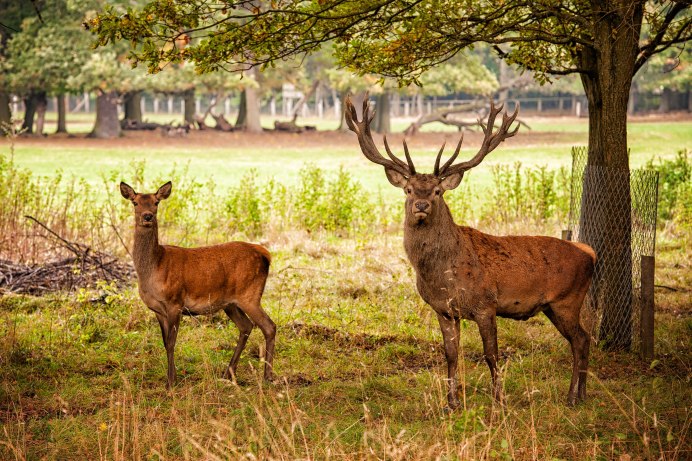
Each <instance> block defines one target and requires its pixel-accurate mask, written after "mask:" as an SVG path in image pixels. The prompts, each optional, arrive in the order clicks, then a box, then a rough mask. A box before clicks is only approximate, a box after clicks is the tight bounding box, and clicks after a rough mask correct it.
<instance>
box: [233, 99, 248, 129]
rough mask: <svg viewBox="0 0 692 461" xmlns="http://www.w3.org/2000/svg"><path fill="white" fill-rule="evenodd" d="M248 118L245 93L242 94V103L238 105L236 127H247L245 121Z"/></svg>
mask: <svg viewBox="0 0 692 461" xmlns="http://www.w3.org/2000/svg"><path fill="white" fill-rule="evenodd" d="M246 118H247V100H246V97H245V91H244V90H243V91H241V92H240V102H239V103H238V117H236V119H235V127H236V128H238V129H241V128H242V127H244V126H245V120H246Z"/></svg>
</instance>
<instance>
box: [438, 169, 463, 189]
mask: <svg viewBox="0 0 692 461" xmlns="http://www.w3.org/2000/svg"><path fill="white" fill-rule="evenodd" d="M463 177H464V173H454V174H451V175H449V176H447V177H446V178H444V179H443V180H442V181H440V187H441V188H442V189H444V190H452V189H456V187H457V186H458V185H459V184H460V183H461V178H463Z"/></svg>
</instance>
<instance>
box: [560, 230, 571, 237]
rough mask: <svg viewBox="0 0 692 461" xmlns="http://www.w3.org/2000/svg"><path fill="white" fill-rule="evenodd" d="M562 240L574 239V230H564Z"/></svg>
mask: <svg viewBox="0 0 692 461" xmlns="http://www.w3.org/2000/svg"><path fill="white" fill-rule="evenodd" d="M562 240H572V230H571V229H565V230H563V231H562Z"/></svg>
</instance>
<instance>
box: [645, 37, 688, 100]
mask: <svg viewBox="0 0 692 461" xmlns="http://www.w3.org/2000/svg"><path fill="white" fill-rule="evenodd" d="M634 83H635V84H636V85H637V89H638V90H640V91H641V90H644V91H651V92H654V93H659V94H660V95H661V101H660V104H659V111H660V112H669V111H671V110H687V111H690V110H692V50H691V49H690V47H689V46H688V47H685V49H683V50H682V51H680V50H677V49H669V50H666V51H664V52H663V53H660V54H658V55H656V56H653V57H652V58H651V59H650V60H649V62H648V63H647V64H646V66H645V67H644V68H643V69H642V71H641V72H640V73H639V74H638V75H637V77H636V78H635V81H634ZM635 103H636V101H635Z"/></svg>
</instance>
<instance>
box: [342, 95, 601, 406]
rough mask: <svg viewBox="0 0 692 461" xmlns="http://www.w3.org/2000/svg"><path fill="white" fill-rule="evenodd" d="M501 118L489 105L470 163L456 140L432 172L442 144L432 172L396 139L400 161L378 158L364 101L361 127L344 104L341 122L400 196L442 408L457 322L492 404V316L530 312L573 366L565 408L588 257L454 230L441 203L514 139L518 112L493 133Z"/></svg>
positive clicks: (453, 392)
mask: <svg viewBox="0 0 692 461" xmlns="http://www.w3.org/2000/svg"><path fill="white" fill-rule="evenodd" d="M501 110H502V107H499V108H496V107H495V106H494V105H491V108H490V114H489V115H488V120H487V123H486V124H483V123H481V127H482V129H483V132H484V134H485V137H484V139H483V144H482V146H481V148H480V150H479V151H478V153H477V154H476V155H475V156H474V157H473V158H472V159H471V160H468V161H466V162H461V163H458V164H456V165H454V164H453V163H454V160H456V158H457V156H458V155H459V150H460V149H461V143H462V140H463V136H462V139H460V140H459V144H458V145H457V148H456V151H455V152H454V154H453V155H452V156H451V157H450V158H449V160H447V162H445V163H444V165H442V166H441V167H440V157H441V156H442V151H443V149H444V145H443V146H442V149H440V151H439V153H438V154H437V159H436V161H435V169H434V172H433V174H422V173H417V172H416V169H415V168H414V166H413V162H412V161H411V156H410V155H409V152H408V147H407V145H406V142H405V141H404V153H405V154H406V163H404V162H403V161H402V160H400V159H399V158H397V157H395V156H394V154H393V153H392V152H391V150H390V149H389V145H388V144H387V139H386V138H385V139H384V146H385V149H386V151H387V154H388V156H389V158H385V157H383V156H382V154H380V152H379V151H378V149H377V147H376V146H375V143H374V142H373V139H372V135H371V133H370V122H371V121H372V119H373V117H374V113H370V111H369V104H368V101H367V98H366V100H365V101H364V102H363V119H362V121H358V116H357V114H356V109H355V107H354V106H353V104H352V103H351V101H350V100H347V101H346V122H347V123H348V126H349V128H350V129H351V131H353V132H354V133H356V135H357V136H358V142H359V144H360V148H361V150H362V151H363V154H364V155H365V157H366V158H367V159H368V160H370V161H371V162H374V163H377V164H378V165H382V166H384V170H385V173H386V175H387V179H389V182H390V183H391V184H392V185H393V186H396V187H400V188H402V189H403V190H404V192H405V194H406V205H405V207H406V209H405V223H404V247H405V249H406V254H407V255H408V259H409V261H410V262H411V265H412V266H413V268H414V269H415V271H416V286H417V288H418V293H419V294H420V295H421V297H422V298H423V300H424V301H425V302H426V303H428V304H429V305H430V306H431V307H432V308H433V310H434V311H435V313H436V314H437V319H438V322H439V324H440V329H441V330H442V336H443V339H444V348H445V357H446V359H447V370H448V374H449V388H448V392H447V401H448V404H449V407H450V409H454V408H456V407H458V406H459V399H458V397H457V378H456V373H457V360H458V357H457V355H458V348H459V321H460V319H462V318H463V319H470V320H473V321H474V322H476V323H477V324H478V329H479V330H480V334H481V338H482V340H483V353H484V356H485V360H486V362H487V364H488V367H489V368H490V374H491V377H492V381H493V397H494V398H495V399H496V400H501V399H502V385H501V383H500V379H499V376H498V373H497V356H498V353H497V326H496V317H497V316H500V317H506V318H511V319H517V320H526V319H528V318H530V317H532V316H534V315H536V314H538V313H539V312H544V313H545V315H546V316H547V317H548V319H550V321H551V322H552V323H553V324H554V325H555V327H556V328H557V329H558V330H559V331H560V333H562V335H563V336H564V337H565V338H567V340H568V341H569V343H570V345H571V347H572V354H573V357H574V364H573V370H572V381H571V384H570V388H569V393H568V394H567V401H568V404H570V405H574V404H575V403H576V402H577V401H578V400H582V399H584V398H585V397H586V374H587V367H588V357H589V337H588V335H587V334H586V332H585V331H584V330H583V329H582V327H581V325H580V324H579V311H580V309H581V305H582V301H583V300H584V296H585V295H586V292H587V290H588V288H589V285H590V283H591V276H592V274H593V270H594V264H595V261H596V254H595V253H594V251H593V250H592V249H591V248H590V247H589V246H587V245H584V244H581V243H572V242H567V241H564V240H559V239H557V238H552V237H527V236H507V237H495V236H492V235H488V234H484V233H482V232H480V231H478V230H476V229H472V228H470V227H464V226H458V225H457V224H455V223H454V220H453V218H452V215H451V213H450V211H449V208H448V206H447V204H446V203H445V201H444V193H445V191H448V190H452V189H454V188H455V187H457V186H458V185H459V183H460V182H461V179H462V177H463V175H464V172H466V171H467V170H469V169H471V168H473V167H475V166H477V165H478V164H479V163H481V161H482V160H483V158H484V157H485V156H486V155H488V153H490V152H491V151H492V150H493V149H495V148H496V147H497V146H498V145H499V144H500V143H501V142H502V141H504V140H505V139H506V138H509V137H511V136H514V135H515V134H516V132H517V130H518V127H517V128H516V129H514V130H513V131H510V130H509V128H510V126H511V125H512V123H513V122H514V120H515V118H516V116H517V113H518V109H517V110H515V112H514V114H512V115H511V116H508V115H507V113H506V112H505V114H504V115H503V118H502V124H501V126H500V128H499V129H497V130H496V131H495V127H494V124H495V117H496V116H497V115H498V113H499V112H500V111H501Z"/></svg>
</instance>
